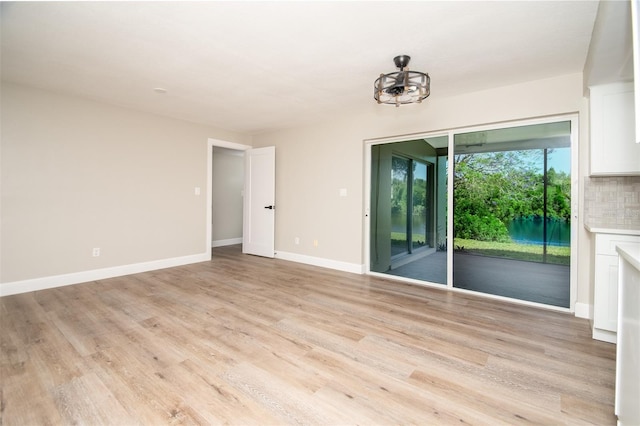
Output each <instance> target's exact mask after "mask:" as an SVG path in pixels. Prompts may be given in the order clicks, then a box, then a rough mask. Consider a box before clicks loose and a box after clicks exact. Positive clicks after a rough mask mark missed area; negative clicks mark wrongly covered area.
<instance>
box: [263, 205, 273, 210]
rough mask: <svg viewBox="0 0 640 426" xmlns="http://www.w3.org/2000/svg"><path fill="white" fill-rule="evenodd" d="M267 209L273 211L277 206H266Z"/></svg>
mask: <svg viewBox="0 0 640 426" xmlns="http://www.w3.org/2000/svg"><path fill="white" fill-rule="evenodd" d="M264 208H265V209H269V210H273V209H275V208H276V206H264Z"/></svg>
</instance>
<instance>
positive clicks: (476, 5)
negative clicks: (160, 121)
mask: <svg viewBox="0 0 640 426" xmlns="http://www.w3.org/2000/svg"><path fill="white" fill-rule="evenodd" d="M0 7H1V10H0V12H1V19H2V21H1V31H2V32H1V42H2V51H1V53H2V69H1V70H2V78H3V79H4V80H7V81H13V82H17V83H23V84H28V85H32V86H36V87H41V88H45V89H50V90H54V91H58V92H64V93H70V94H74V95H79V96H84V97H89V98H92V99H96V100H100V101H104V102H107V103H112V104H116V105H120V106H125V107H129V108H134V109H138V110H143V111H149V112H153V113H157V114H161V115H166V116H170V117H176V118H180V119H185V120H189V121H193V122H199V123H205V124H208V125H213V126H216V127H220V128H223V129H228V130H233V131H239V132H246V133H251V134H253V133H259V132H263V131H268V130H273V129H278V128H283V127H290V126H294V125H296V124H300V123H307V122H312V121H317V120H321V119H324V118H326V117H328V116H331V115H335V114H344V113H348V112H353V111H362V110H363V109H366V108H394V107H392V106H387V105H375V101H374V100H373V81H374V80H375V79H376V78H377V77H378V76H379V74H380V73H381V72H384V73H388V72H392V71H395V66H394V65H393V57H394V56H396V55H398V54H408V55H410V56H411V57H412V60H411V63H410V65H409V67H410V68H411V69H414V70H419V71H423V72H428V73H429V74H430V76H431V84H432V91H431V97H432V98H435V97H444V96H450V95H455V94H459V93H464V92H470V91H476V90H483V89H487V88H491V87H497V86H504V85H508V84H513V83H518V82H523V81H528V80H535V79H543V78H547V77H552V76H557V75H563V74H570V73H576V72H582V70H583V68H584V65H585V61H586V58H587V53H588V49H589V43H590V40H591V34H592V31H593V28H594V21H595V17H596V13H597V10H598V2H597V1H550V2H545V1H516V2H506V1H471V2H458V1H444V2H439V1H411V2H397V1H380V2H366V1H356V2H338V1H315V2H301V1H300V2H284V1H281V2H270V1H260V2H240V1H237V2H17V3H16V2H3V3H2V4H1V6H0ZM158 87H161V88H164V89H166V90H167V93H165V94H158V93H156V92H155V91H154V90H153V89H154V88H158ZM428 101H429V99H427V102H428ZM413 107H414V106H410V107H409V108H413ZM416 107H419V106H416ZM401 108H404V107H401Z"/></svg>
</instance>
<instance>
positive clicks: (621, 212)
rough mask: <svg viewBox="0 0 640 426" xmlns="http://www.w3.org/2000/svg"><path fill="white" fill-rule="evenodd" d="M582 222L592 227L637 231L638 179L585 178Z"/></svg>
mask: <svg viewBox="0 0 640 426" xmlns="http://www.w3.org/2000/svg"><path fill="white" fill-rule="evenodd" d="M584 222H585V223H586V224H588V225H590V226H593V227H603V228H606V227H610V228H626V229H640V176H624V177H586V178H585V185H584Z"/></svg>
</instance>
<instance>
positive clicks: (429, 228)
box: [369, 136, 448, 284]
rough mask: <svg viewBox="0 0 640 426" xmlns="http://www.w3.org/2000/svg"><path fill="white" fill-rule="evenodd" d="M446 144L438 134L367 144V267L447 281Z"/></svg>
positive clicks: (444, 137) (402, 274) (439, 281)
mask: <svg viewBox="0 0 640 426" xmlns="http://www.w3.org/2000/svg"><path fill="white" fill-rule="evenodd" d="M447 146H448V137H447V136H440V137H434V138H425V139H419V140H412V141H406V142H394V143H388V144H380V145H373V146H372V147H371V194H370V200H371V204H370V256H369V261H370V264H369V269H370V270H371V271H373V272H382V273H386V274H390V275H396V276H402V277H406V278H411V279H417V280H422V281H427V282H431V283H439V284H446V283H447V243H446V241H447V153H448V148H447Z"/></svg>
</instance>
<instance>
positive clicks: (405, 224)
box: [391, 156, 411, 258]
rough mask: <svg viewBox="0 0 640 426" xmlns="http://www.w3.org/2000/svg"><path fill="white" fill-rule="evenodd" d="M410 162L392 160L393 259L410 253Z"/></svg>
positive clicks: (398, 159) (399, 159) (397, 159)
mask: <svg viewBox="0 0 640 426" xmlns="http://www.w3.org/2000/svg"><path fill="white" fill-rule="evenodd" d="M409 167H410V160H409V159H407V158H400V157H395V156H394V157H392V159H391V257H392V258H393V257H396V256H398V255H403V254H406V253H409V241H410V239H409V235H410V233H411V230H410V229H409V224H410V223H411V221H410V217H409V212H410V210H409V206H408V203H407V200H408V193H409V191H410V185H409Z"/></svg>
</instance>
